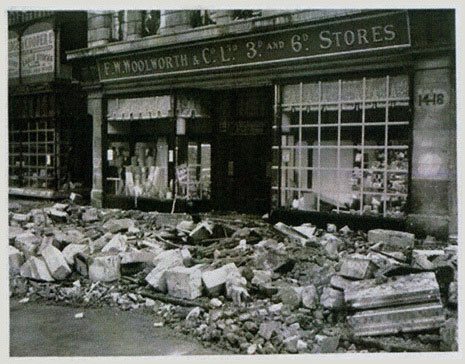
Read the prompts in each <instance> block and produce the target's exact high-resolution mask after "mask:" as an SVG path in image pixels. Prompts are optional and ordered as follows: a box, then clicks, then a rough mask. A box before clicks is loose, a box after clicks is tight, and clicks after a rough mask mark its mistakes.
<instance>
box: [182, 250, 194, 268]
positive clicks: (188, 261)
mask: <svg viewBox="0 0 465 364" xmlns="http://www.w3.org/2000/svg"><path fill="white" fill-rule="evenodd" d="M181 256H182V263H183V264H184V265H185V266H186V267H190V266H191V265H192V255H191V253H190V251H189V249H187V248H182V249H181Z"/></svg>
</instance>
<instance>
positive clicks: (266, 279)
mask: <svg viewBox="0 0 465 364" xmlns="http://www.w3.org/2000/svg"><path fill="white" fill-rule="evenodd" d="M252 272H253V278H252V281H251V282H252V284H254V285H256V286H258V287H260V286H265V285H267V284H269V283H271V276H272V275H273V273H272V272H270V271H268V270H253V271H252Z"/></svg>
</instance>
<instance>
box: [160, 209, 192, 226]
mask: <svg viewBox="0 0 465 364" xmlns="http://www.w3.org/2000/svg"><path fill="white" fill-rule="evenodd" d="M184 221H186V222H189V221H190V222H191V223H192V228H191V229H190V230H192V229H193V228H194V227H195V224H194V222H193V221H192V216H191V215H188V214H169V213H163V212H159V213H157V214H156V221H155V225H156V226H157V228H161V227H164V226H170V227H176V226H177V225H178V224H180V223H181V222H184Z"/></svg>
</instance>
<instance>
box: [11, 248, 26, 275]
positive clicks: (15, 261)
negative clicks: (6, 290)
mask: <svg viewBox="0 0 465 364" xmlns="http://www.w3.org/2000/svg"><path fill="white" fill-rule="evenodd" d="M8 263H9V272H10V274H18V273H19V272H20V269H21V266H22V265H23V264H24V254H23V253H21V252H20V251H19V250H18V249H16V248H15V247H14V246H11V245H9V246H8Z"/></svg>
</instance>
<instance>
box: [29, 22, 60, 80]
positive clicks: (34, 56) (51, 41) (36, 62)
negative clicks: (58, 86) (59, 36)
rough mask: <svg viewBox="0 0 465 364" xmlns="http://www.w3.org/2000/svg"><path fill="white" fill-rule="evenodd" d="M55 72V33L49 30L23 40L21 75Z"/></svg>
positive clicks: (33, 34)
mask: <svg viewBox="0 0 465 364" xmlns="http://www.w3.org/2000/svg"><path fill="white" fill-rule="evenodd" d="M54 70H55V33H54V31H53V30H47V31H42V32H37V33H32V34H27V35H23V37H22V38H21V75H22V76H35V75H40V74H44V73H53V72H54Z"/></svg>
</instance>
